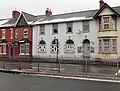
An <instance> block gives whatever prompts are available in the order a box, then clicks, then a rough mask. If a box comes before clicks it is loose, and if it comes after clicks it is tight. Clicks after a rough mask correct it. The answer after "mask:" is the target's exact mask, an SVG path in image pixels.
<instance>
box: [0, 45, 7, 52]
mask: <svg viewBox="0 0 120 91" xmlns="http://www.w3.org/2000/svg"><path fill="white" fill-rule="evenodd" d="M0 54H6V44H3V45H0Z"/></svg>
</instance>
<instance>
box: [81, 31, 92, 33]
mask: <svg viewBox="0 0 120 91" xmlns="http://www.w3.org/2000/svg"><path fill="white" fill-rule="evenodd" d="M82 33H90V31H82Z"/></svg>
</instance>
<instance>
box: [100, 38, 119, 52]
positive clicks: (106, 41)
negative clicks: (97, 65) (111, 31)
mask: <svg viewBox="0 0 120 91" xmlns="http://www.w3.org/2000/svg"><path fill="white" fill-rule="evenodd" d="M99 52H100V53H116V52H117V39H116V38H99Z"/></svg>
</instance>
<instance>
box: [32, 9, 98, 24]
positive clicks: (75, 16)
mask: <svg viewBox="0 0 120 91" xmlns="http://www.w3.org/2000/svg"><path fill="white" fill-rule="evenodd" d="M97 11H98V10H88V11H82V12H72V13H65V14H58V15H51V16H44V17H43V16H42V17H40V18H38V19H35V21H34V23H33V24H39V22H42V21H49V22H47V23H51V22H52V21H51V20H57V22H64V21H66V20H64V19H68V20H69V19H70V20H71V21H74V20H75V21H76V20H80V19H83V20H84V19H91V18H92V17H93V16H94V15H95V13H96V12H97ZM58 19H59V20H61V21H59V20H58ZM50 21H51V22H50Z"/></svg>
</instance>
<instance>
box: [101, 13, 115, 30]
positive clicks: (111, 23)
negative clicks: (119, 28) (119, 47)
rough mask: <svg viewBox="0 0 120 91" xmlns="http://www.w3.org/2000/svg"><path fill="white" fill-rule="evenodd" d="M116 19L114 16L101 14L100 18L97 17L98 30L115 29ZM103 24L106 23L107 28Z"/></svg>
mask: <svg viewBox="0 0 120 91" xmlns="http://www.w3.org/2000/svg"><path fill="white" fill-rule="evenodd" d="M107 18H109V19H108V20H105V19H107ZM116 21H117V18H116V16H112V15H107V16H102V17H101V18H99V29H100V31H107V30H109V31H110V30H116ZM105 25H106V26H107V25H108V26H109V28H105Z"/></svg>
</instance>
